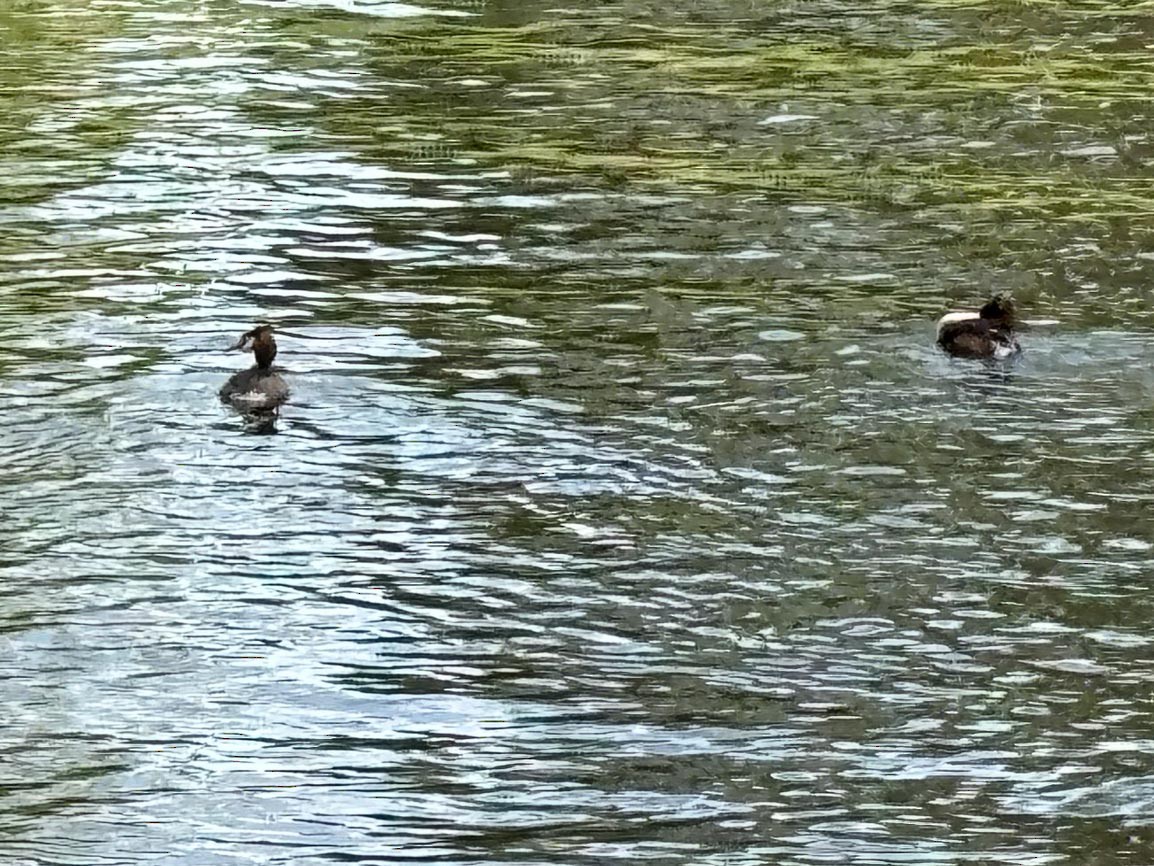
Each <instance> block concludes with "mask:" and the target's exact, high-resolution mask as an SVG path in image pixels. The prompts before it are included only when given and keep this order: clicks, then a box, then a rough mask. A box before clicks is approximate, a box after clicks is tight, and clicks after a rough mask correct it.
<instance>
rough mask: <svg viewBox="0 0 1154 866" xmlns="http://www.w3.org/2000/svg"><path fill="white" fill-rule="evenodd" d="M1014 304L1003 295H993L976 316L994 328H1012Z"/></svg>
mask: <svg viewBox="0 0 1154 866" xmlns="http://www.w3.org/2000/svg"><path fill="white" fill-rule="evenodd" d="M1014 312H1015V311H1014V302H1013V300H1012V299H1010V298H1007V297H1005V296H1004V295H994V297H992V298H990V299H989V300H988V301H986V303H985V304H983V305H982V308H981V309H980V310H979V311H978V316H979V317H981V318H982V319H985V320H986V321H987V322H989V323H990V324H991V325H992V326H994V327H995V328H1012V327H1014Z"/></svg>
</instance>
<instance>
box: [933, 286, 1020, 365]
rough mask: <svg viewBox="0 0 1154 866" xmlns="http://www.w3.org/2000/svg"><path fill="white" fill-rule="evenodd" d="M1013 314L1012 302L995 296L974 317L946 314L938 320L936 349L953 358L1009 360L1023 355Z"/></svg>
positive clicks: (972, 314) (966, 313)
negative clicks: (938, 347)
mask: <svg viewBox="0 0 1154 866" xmlns="http://www.w3.org/2000/svg"><path fill="white" fill-rule="evenodd" d="M1014 312H1015V311H1014V302H1013V301H1012V300H1010V299H1009V298H1003V297H1002V296H1001V295H998V296H995V297H993V298H990V300H988V301H986V303H985V304H984V305H983V306H982V308H981V309H980V310H978V311H977V312H976V313H974V312H968V311H967V312H954V313H946V314H945V315H944V316H942V318H941V319H940V320H938V345H939V346H941V347H942V348H943V349H945V350H946V351H947V352H949V353H950V354H951V355H953V356H954V357H955V358H985V359H990V360H994V361H1001V360H1004V359H1006V358H1011V357H1013V356H1014V355H1016V354H1018V353H1019V352H1021V351H1022V347H1021V346H1019V345H1018V339H1017V337H1015V336H1014V325H1015V324H1016V322H1015V318H1014Z"/></svg>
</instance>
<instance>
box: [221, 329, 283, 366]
mask: <svg viewBox="0 0 1154 866" xmlns="http://www.w3.org/2000/svg"><path fill="white" fill-rule="evenodd" d="M249 341H252V353H253V355H254V356H255V357H256V365H257V366H258V367H260V368H261V369H264V370H267V369H268V368H269V367H271V366H272V359H273V358H275V357H276V340H274V339H273V336H272V325H257V326H256V327H255V328H253V329H252V330H251V331H249V332H248V333H247V334H244V335H242V336H241V338H240V339H239V340H237V341H236V343H234V344H233V345H232V346H230V348H231V349H240V350H241V351H245V350H246V349H247V346H248V343H249Z"/></svg>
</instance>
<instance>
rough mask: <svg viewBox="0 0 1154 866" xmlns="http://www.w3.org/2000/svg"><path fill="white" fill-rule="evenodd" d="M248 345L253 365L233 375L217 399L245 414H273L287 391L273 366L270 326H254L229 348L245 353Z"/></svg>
mask: <svg viewBox="0 0 1154 866" xmlns="http://www.w3.org/2000/svg"><path fill="white" fill-rule="evenodd" d="M250 342H251V346H252V353H253V355H254V356H255V357H256V365H255V366H253V367H249V368H248V369H247V370H241V371H240V372H239V373H234V374H233V375H232V376H231V377H230V378H229V380H228V381H227V382H225V383H224V387H222V388H221V389H220V399H221V400H222V401H224V402H225V403H229V404H231V405H232V406H233V408H235V409H237V410H238V411H240V412H243V413H245V414H250V415H258V414H270V413H275V412H276V411H277V409H278V407H279V406H280V405H281V404H282V403H283V402H284V401H285V400H287V399H288V397H289V387H288V385H287V384H286V383H285V380H284V379H283V378H281V375H280V373H278V372H277V371H276V370H274V369H273V366H272V362H273V358H275V357H276V340H274V339H273V336H272V325H257V326H256V327H255V328H253V329H252V330H251V331H249V332H248V333H247V334H245V335H243V336H242V337H241V338H240V339H239V340H237V341H236V343H235V344H234V345H232V346H230V347H229V348H230V349H240V350H242V351H244V350H245V349H246V348H247V347H248V345H249V343H250Z"/></svg>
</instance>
